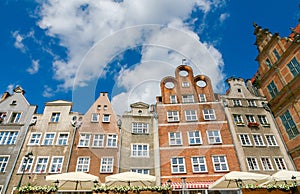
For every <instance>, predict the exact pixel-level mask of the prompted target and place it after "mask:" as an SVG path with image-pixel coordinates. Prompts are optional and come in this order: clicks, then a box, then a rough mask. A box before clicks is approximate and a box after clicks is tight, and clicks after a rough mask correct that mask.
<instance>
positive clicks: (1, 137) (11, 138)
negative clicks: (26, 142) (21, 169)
mask: <svg viewBox="0 0 300 194" xmlns="http://www.w3.org/2000/svg"><path fill="white" fill-rule="evenodd" d="M18 134H19V132H18V131H0V145H12V144H16V140H17V137H18Z"/></svg>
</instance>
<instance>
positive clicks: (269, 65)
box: [265, 59, 272, 69]
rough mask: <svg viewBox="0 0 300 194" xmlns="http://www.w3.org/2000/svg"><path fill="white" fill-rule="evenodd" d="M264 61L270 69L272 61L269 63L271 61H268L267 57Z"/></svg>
mask: <svg viewBox="0 0 300 194" xmlns="http://www.w3.org/2000/svg"><path fill="white" fill-rule="evenodd" d="M265 62H266V64H267V66H268V67H269V68H270V69H271V68H272V63H271V61H270V60H269V59H266V60H265Z"/></svg>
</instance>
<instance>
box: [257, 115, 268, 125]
mask: <svg viewBox="0 0 300 194" xmlns="http://www.w3.org/2000/svg"><path fill="white" fill-rule="evenodd" d="M258 120H259V122H260V124H262V125H269V122H268V119H267V117H266V116H265V115H258Z"/></svg>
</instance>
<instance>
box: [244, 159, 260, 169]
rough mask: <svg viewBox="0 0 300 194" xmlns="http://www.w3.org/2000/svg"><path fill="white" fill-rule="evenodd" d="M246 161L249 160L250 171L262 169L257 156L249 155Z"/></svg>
mask: <svg viewBox="0 0 300 194" xmlns="http://www.w3.org/2000/svg"><path fill="white" fill-rule="evenodd" d="M246 162H247V165H248V169H249V171H259V170H260V169H259V165H258V162H257V158H256V157H247V158H246Z"/></svg>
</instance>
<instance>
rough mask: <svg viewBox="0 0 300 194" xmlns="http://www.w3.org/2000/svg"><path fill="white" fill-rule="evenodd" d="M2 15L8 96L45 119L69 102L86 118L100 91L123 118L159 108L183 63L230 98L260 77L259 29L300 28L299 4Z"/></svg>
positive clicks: (9, 9) (85, 3)
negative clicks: (18, 97)
mask: <svg viewBox="0 0 300 194" xmlns="http://www.w3.org/2000/svg"><path fill="white" fill-rule="evenodd" d="M174 2H176V3H174ZM0 9H1V10H0V14H1V17H0V18H1V19H0V20H1V24H2V26H1V31H0V37H1V39H0V51H1V52H0V53H1V54H0V55H1V59H2V62H1V67H2V68H1V71H0V75H1V81H0V91H1V93H3V92H5V91H12V89H13V88H14V87H16V86H17V85H20V86H22V87H23V88H24V89H25V91H26V98H27V99H28V101H29V102H30V103H31V104H35V105H38V107H39V108H38V112H42V111H43V108H44V103H45V102H48V101H52V100H57V99H63V100H69V101H73V102H74V106H73V111H79V112H81V113H84V112H85V111H86V110H87V108H88V107H89V106H90V105H91V104H92V103H93V101H94V100H95V99H96V98H97V97H98V95H99V93H100V92H101V91H106V92H109V94H110V97H111V101H112V104H113V106H114V108H115V111H116V113H117V114H122V112H123V111H125V110H127V109H128V108H129V104H131V103H134V102H136V101H144V102H146V103H155V96H157V95H160V93H159V92H160V90H159V82H160V80H161V79H162V78H163V77H165V76H168V75H171V76H173V75H174V70H175V68H176V66H178V65H180V64H181V60H182V58H186V59H187V64H188V65H191V66H192V67H193V69H194V74H205V75H208V76H209V77H210V78H211V79H212V83H213V85H214V89H215V92H218V93H221V94H222V93H224V92H225V90H226V87H227V86H226V83H225V80H226V78H228V77H231V76H237V77H242V78H244V79H249V78H251V77H252V76H253V75H254V73H255V72H256V69H257V67H258V64H257V62H256V61H255V58H256V56H257V49H256V46H255V45H254V41H255V36H254V35H253V30H254V28H253V22H254V21H255V22H257V24H258V25H260V26H262V27H263V28H268V29H269V30H270V31H271V32H272V33H275V32H278V33H279V34H280V35H281V36H287V35H288V34H289V33H290V32H291V31H290V27H295V26H296V25H297V24H298V19H299V18H300V13H299V12H300V8H299V2H298V1H296V0H289V1H282V0H281V1H279V0H251V1H250V0H245V1H238V0H231V1H229V0H227V1H226V0H211V1H209V0H189V1H186V0H177V1H174V0H152V1H149V0H148V1H146V0H130V1H109V0H102V1H93V0H64V1H56V0H48V1H46V0H45V1H44V0H43V1H42V0H36V1H34V0H2V1H1V2H0Z"/></svg>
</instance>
